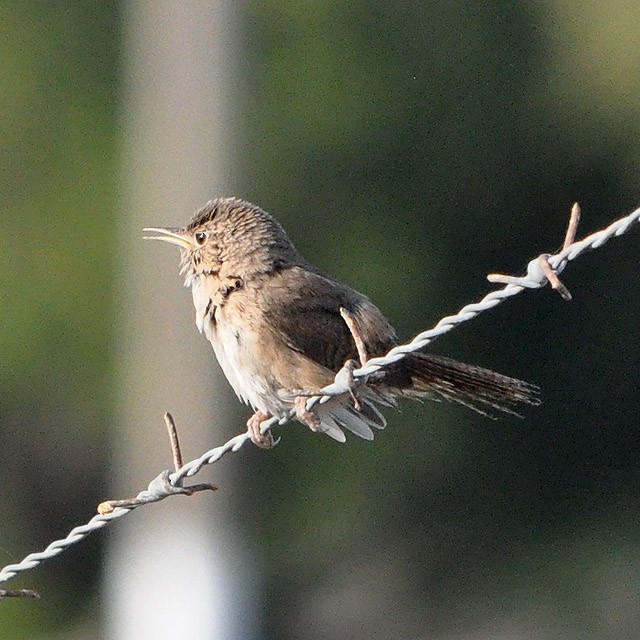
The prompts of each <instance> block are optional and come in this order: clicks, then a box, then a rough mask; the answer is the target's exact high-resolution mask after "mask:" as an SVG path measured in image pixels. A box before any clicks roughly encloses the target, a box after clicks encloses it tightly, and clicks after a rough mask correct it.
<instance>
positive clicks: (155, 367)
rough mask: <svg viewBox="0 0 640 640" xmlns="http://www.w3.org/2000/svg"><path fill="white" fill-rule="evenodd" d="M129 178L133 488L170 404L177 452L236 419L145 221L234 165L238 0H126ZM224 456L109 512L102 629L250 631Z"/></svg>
mask: <svg viewBox="0 0 640 640" xmlns="http://www.w3.org/2000/svg"><path fill="white" fill-rule="evenodd" d="M123 7H124V15H123V29H124V55H123V64H124V76H125V83H124V86H125V91H124V94H123V104H122V110H121V113H122V136H123V172H122V175H123V180H122V187H123V188H122V198H121V202H122V207H123V210H122V218H121V220H122V223H121V234H120V238H121V250H122V252H121V256H122V261H121V263H120V264H119V265H118V267H119V268H118V274H117V277H116V279H115V281H116V286H117V287H118V291H117V293H116V300H117V303H118V315H119V319H120V323H119V328H118V332H117V334H116V335H117V336H118V340H117V347H116V351H117V371H118V380H117V388H118V389H119V397H118V398H116V406H117V418H118V433H117V442H116V454H117V455H116V456H115V459H114V463H113V472H114V474H116V478H117V480H116V481H115V483H114V486H113V487H112V490H115V494H116V496H118V497H119V496H120V495H129V494H135V493H136V492H137V491H138V490H139V489H141V488H144V487H145V486H146V484H147V482H148V481H149V480H150V479H151V478H152V477H154V476H155V475H156V474H157V473H158V472H159V471H161V470H162V469H164V468H168V467H170V466H171V454H170V448H169V442H168V439H167V435H166V432H165V427H164V425H163V421H162V415H163V413H164V411H166V410H170V411H171V412H172V413H173V415H174V417H175V419H176V422H177V425H178V429H179V433H180V436H181V444H182V447H183V453H184V455H185V459H189V458H192V457H194V456H195V455H196V454H200V453H201V452H202V451H205V450H206V449H208V448H210V447H211V446H213V445H215V444H219V443H221V442H223V441H224V440H223V438H224V436H226V435H229V432H230V431H234V432H235V431H236V430H237V427H240V425H236V428H232V429H230V428H227V429H224V430H223V429H221V428H220V427H221V426H223V425H224V424H225V422H228V420H227V413H228V411H227V407H228V406H229V403H228V400H229V396H228V393H227V385H226V383H225V382H224V380H223V379H222V378H221V376H220V373H219V372H217V371H214V366H213V362H214V356H213V352H212V350H211V348H210V346H209V344H208V343H207V342H206V340H204V338H203V337H202V336H199V335H198V333H197V330H196V328H195V325H194V322H193V310H192V306H191V305H192V303H191V296H190V294H189V292H188V291H187V290H186V289H184V288H182V283H181V279H180V277H179V276H178V264H179V256H178V251H177V250H174V249H176V248H175V247H174V248H171V247H168V246H166V245H160V244H159V243H144V242H143V240H142V235H143V233H142V228H143V227H144V226H150V225H160V226H175V225H181V224H184V223H186V221H187V220H188V218H189V216H190V215H191V214H192V212H193V211H194V210H195V209H196V208H197V207H198V206H200V205H201V204H203V203H204V202H205V201H206V200H207V199H209V198H210V197H211V196H212V195H214V194H221V193H224V192H226V191H227V190H229V191H234V184H233V183H232V181H231V176H232V175H233V170H234V165H236V159H235V158H234V157H233V152H234V149H235V148H237V144H234V124H233V120H234V118H233V115H234V110H233V108H232V105H233V103H234V102H235V99H237V96H234V95H233V91H234V88H235V87H236V86H237V84H238V83H237V82H234V74H236V73H237V60H238V54H239V51H238V47H239V44H238V43H239V42H240V38H239V36H238V34H237V31H238V18H237V15H236V8H237V3H236V2H235V1H234V0H218V1H217V2H213V3H212V2H205V1H196V0H189V1H187V2H173V1H172V0H157V1H155V2H144V1H142V0H139V1H133V2H129V3H125V4H124V5H123ZM231 473H233V471H232V470H227V471H226V472H225V473H224V474H223V473H221V471H220V469H219V466H218V467H216V468H215V469H212V470H210V471H209V472H208V473H207V472H206V471H205V473H204V475H205V476H206V477H202V478H201V480H202V481H205V480H207V479H211V480H212V481H213V482H214V483H216V484H219V485H220V486H221V491H219V492H218V493H216V494H209V493H205V494H202V493H201V494H197V495H195V496H193V497H192V498H182V499H181V498H175V499H170V500H167V501H166V502H163V503H161V504H160V505H155V506H152V507H149V508H144V509H140V510H138V511H136V512H135V513H134V514H132V515H130V516H128V517H127V518H126V519H125V520H122V521H120V522H119V523H117V524H116V525H114V527H113V528H114V533H113V534H112V535H113V537H112V539H111V547H110V553H109V555H108V557H107V561H106V568H105V573H106V584H107V587H106V594H107V597H106V611H105V628H106V634H105V635H106V637H108V638H117V639H118V640H127V639H129V638H135V639H136V640H137V639H138V638H142V637H145V638H154V639H155V640H157V639H159V638H221V639H224V638H240V637H241V638H251V637H253V634H254V633H255V632H254V631H253V630H254V629H255V628H256V621H255V604H254V603H255V598H254V594H253V593H252V592H251V589H249V588H248V587H247V585H250V584H253V583H254V581H253V580H250V579H248V578H249V574H250V569H249V567H250V558H249V556H248V554H247V551H246V548H242V547H241V546H239V545H241V542H239V541H241V540H242V536H238V535H237V532H234V533H233V534H232V532H231V530H230V529H231V526H230V524H231V520H230V518H231V513H230V512H231V510H232V509H233V506H232V499H231V498H232V491H233V487H234V486H237V485H238V479H237V478H236V479H234V478H233V477H231V475H230V474H231Z"/></svg>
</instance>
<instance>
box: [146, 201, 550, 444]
mask: <svg viewBox="0 0 640 640" xmlns="http://www.w3.org/2000/svg"><path fill="white" fill-rule="evenodd" d="M154 230H155V231H159V232H160V233H163V234H164V235H163V236H160V237H159V239H165V240H168V241H170V242H174V243H175V244H179V245H180V246H181V247H182V249H183V251H182V271H183V273H184V274H185V276H186V281H185V284H187V285H188V286H191V287H192V289H193V297H194V304H195V307H196V322H197V323H198V326H199V328H200V329H201V330H203V331H204V332H205V334H206V335H207V338H208V339H209V340H210V342H211V343H212V345H213V347H214V350H215V352H216V355H217V357H218V360H219V361H220V364H221V366H222V368H223V370H224V372H225V374H226V375H227V378H228V379H229V382H230V383H231V385H232V386H233V387H234V389H235V391H236V393H237V394H238V395H239V396H240V398H241V399H243V400H244V401H245V402H247V403H249V404H251V405H252V406H253V408H254V410H255V411H256V414H255V416H254V418H256V416H257V417H258V418H263V416H268V415H277V416H279V417H283V416H284V415H286V413H287V412H288V411H289V410H290V409H291V408H292V407H293V406H294V401H295V398H296V397H301V396H304V395H305V394H308V393H313V392H316V391H318V390H320V389H321V388H322V387H324V386H325V385H327V384H330V383H331V382H332V381H333V378H334V376H335V374H336V373H337V372H338V371H339V370H340V369H341V368H342V367H343V365H344V364H345V361H347V360H349V359H357V358H358V357H359V353H358V350H357V348H356V343H355V340H354V334H353V328H350V327H349V326H348V325H347V323H346V322H345V318H344V317H343V315H342V313H343V312H345V311H346V313H347V314H348V315H349V317H350V318H351V320H352V322H353V325H354V328H355V330H356V331H357V332H358V334H359V335H360V337H361V339H362V343H363V346H364V349H365V351H366V354H367V356H368V357H374V356H381V355H384V354H385V353H386V352H387V351H389V349H391V348H392V347H393V346H395V345H396V344H397V337H396V334H395V331H394V329H393V327H391V325H390V324H389V322H388V321H387V320H386V318H385V317H384V315H383V314H382V313H381V311H380V310H379V309H378V308H377V307H376V306H375V305H374V304H373V303H372V302H371V301H370V300H369V299H368V298H367V297H366V296H364V295H362V294H361V293H358V292H357V291H355V290H354V289H351V288H350V287H348V286H347V285H344V284H342V283H340V282H338V281H336V280H334V279H333V278H332V277H331V276H329V275H328V274H327V273H325V272H324V271H322V270H320V269H318V268H316V267H314V266H313V265H311V264H310V263H308V262H307V261H306V260H305V259H304V258H303V257H302V256H300V254H299V253H298V252H297V251H296V250H295V248H294V246H293V244H292V243H291V242H290V240H289V238H288V237H287V235H286V233H285V231H284V230H283V228H282V227H281V226H280V225H279V224H278V223H277V222H276V221H275V220H274V219H273V218H272V217H271V216H270V215H269V214H268V213H266V212H265V211H263V210H262V209H260V208H259V207H256V206H255V205H252V204H250V203H248V202H245V201H242V200H238V199H236V198H218V199H216V200H213V201H211V202H209V203H207V205H205V207H203V208H202V209H201V210H200V211H198V212H197V213H196V215H195V216H194V218H193V219H192V220H191V222H190V223H189V225H188V226H187V227H186V228H184V229H172V230H166V229H164V230H163V229H154ZM341 310H342V311H341ZM536 394H537V388H536V387H535V386H533V385H530V384H528V383H526V382H522V381H520V380H517V379H515V378H510V377H507V376H503V375H501V374H498V373H495V372H493V371H489V370H487V369H483V368H480V367H476V366H473V365H467V364H464V363H460V362H457V361H455V360H451V359H449V358H444V357H441V356H436V355H433V354H429V353H423V352H420V353H413V354H410V355H408V356H406V357H405V358H404V359H402V360H400V361H399V362H397V363H394V364H391V365H387V366H385V367H383V368H382V369H381V370H380V371H378V372H377V373H375V374H372V375H371V376H370V378H369V379H368V381H367V385H366V386H364V387H361V388H360V389H359V391H358V395H359V397H361V402H358V405H359V406H358V408H356V407H355V406H354V404H353V400H352V398H351V397H349V396H346V395H345V396H340V397H338V398H333V399H332V400H331V401H329V402H328V403H326V404H324V405H319V406H318V407H317V408H316V410H315V411H316V412H317V416H313V417H311V416H309V415H307V414H305V413H304V411H302V413H301V412H299V413H298V416H299V418H300V419H301V420H302V421H303V422H306V423H307V424H309V425H310V426H311V427H312V428H316V429H318V430H323V431H326V432H327V433H328V434H329V435H331V436H332V437H334V438H336V439H340V440H342V439H344V435H343V434H342V431H341V429H342V428H347V429H349V430H351V431H353V432H354V433H357V434H358V435H360V436H362V437H365V438H369V437H372V432H371V428H370V427H376V428H380V427H382V426H384V418H382V416H381V415H380V413H379V412H378V411H377V409H376V408H375V406H374V403H375V402H382V403H389V401H390V400H391V399H392V398H393V396H395V395H404V396H409V397H442V398H446V399H448V400H454V401H457V402H460V403H462V404H466V405H469V406H471V407H473V408H475V409H477V410H480V411H483V409H482V408H483V407H491V408H496V409H499V410H502V411H507V412H513V410H512V405H514V404H515V403H529V404H534V403H537V395H536ZM256 420H257V418H256ZM254 435H255V434H254ZM256 437H257V436H256Z"/></svg>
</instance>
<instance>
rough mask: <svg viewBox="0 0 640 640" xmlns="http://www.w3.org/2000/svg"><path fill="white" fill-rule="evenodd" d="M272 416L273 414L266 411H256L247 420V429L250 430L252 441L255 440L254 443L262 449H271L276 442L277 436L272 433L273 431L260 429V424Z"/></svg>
mask: <svg viewBox="0 0 640 640" xmlns="http://www.w3.org/2000/svg"><path fill="white" fill-rule="evenodd" d="M270 417H271V416H270V415H269V414H268V413H265V412H264V411H256V412H255V413H254V414H253V415H252V416H251V417H250V418H249V419H248V420H247V430H248V431H249V437H250V438H251V442H253V444H255V445H257V446H258V447H260V448H261V449H271V448H273V447H274V446H275V444H276V441H275V438H274V437H273V435H272V434H271V431H267V432H266V433H262V432H261V431H260V425H261V424H262V423H263V422H264V421H265V420H268V419H269V418H270Z"/></svg>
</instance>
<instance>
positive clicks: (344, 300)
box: [260, 267, 396, 371]
mask: <svg viewBox="0 0 640 640" xmlns="http://www.w3.org/2000/svg"><path fill="white" fill-rule="evenodd" d="M260 295H261V296H262V298H263V299H262V301H261V305H260V306H261V308H262V310H263V314H264V319H265V320H266V322H267V324H268V325H269V327H270V328H271V330H272V331H273V332H274V333H275V334H276V335H277V336H278V337H279V338H280V339H281V340H282V341H283V342H284V343H285V344H286V345H287V346H288V347H289V348H291V349H293V350H294V351H297V352H299V353H301V354H303V355H304V356H305V357H307V358H310V359H311V360H313V361H315V362H317V363H318V364H321V365H322V366H324V367H326V368H327V369H330V370H331V371H338V370H340V368H341V367H342V366H343V365H344V363H345V361H346V360H347V359H349V358H353V359H355V360H358V352H357V349H356V345H355V342H354V339H353V335H352V333H351V330H350V329H349V327H348V326H347V324H346V322H345V320H344V319H343V317H342V315H341V314H340V309H341V307H342V308H345V309H346V310H347V311H348V313H349V314H350V316H351V318H352V319H353V322H354V324H355V326H356V330H357V331H358V332H359V334H360V336H361V338H362V341H363V343H364V347H365V349H366V351H367V354H368V357H373V356H377V355H382V354H384V353H386V351H388V350H389V349H390V348H391V347H392V346H393V345H394V344H396V336H395V332H394V330H393V328H392V327H391V325H390V324H389V322H388V321H387V320H386V318H385V317H384V316H383V315H382V313H381V312H380V310H379V309H378V308H377V307H376V306H375V305H374V304H373V303H372V302H371V301H370V300H369V299H368V298H366V297H365V296H363V295H362V294H360V293H358V292H356V291H354V290H353V289H350V288H349V287H347V286H346V285H343V284H340V283H338V282H335V281H334V280H332V279H331V278H329V277H327V276H325V275H322V274H320V273H315V272H311V271H307V270H306V269H304V268H302V267H291V268H289V269H285V270H283V271H281V272H279V273H277V274H272V275H270V276H269V280H268V284H265V286H263V287H260Z"/></svg>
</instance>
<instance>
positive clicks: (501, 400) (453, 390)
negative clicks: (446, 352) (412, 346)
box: [389, 353, 540, 415]
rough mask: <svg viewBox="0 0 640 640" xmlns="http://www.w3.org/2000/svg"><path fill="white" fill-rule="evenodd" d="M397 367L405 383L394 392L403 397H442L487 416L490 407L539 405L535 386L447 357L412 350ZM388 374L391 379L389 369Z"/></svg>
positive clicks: (510, 409)
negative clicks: (522, 404)
mask: <svg viewBox="0 0 640 640" xmlns="http://www.w3.org/2000/svg"><path fill="white" fill-rule="evenodd" d="M392 366H393V365H392ZM398 366H399V367H401V370H400V371H401V372H402V374H403V375H402V378H404V380H405V382H404V384H401V385H399V386H398V387H397V392H398V393H399V394H400V395H403V396H407V397H418V398H423V397H425V398H429V397H430V398H432V399H436V400H437V399H438V398H444V399H445V400H451V401H454V402H458V403H460V404H463V405H465V406H468V407H470V408H471V409H474V410H475V411H478V412H479V413H483V414H489V415H490V414H491V409H497V410H498V411H502V412H504V413H511V414H513V415H519V414H518V413H517V412H516V411H515V410H514V409H513V407H514V405H517V404H521V403H524V404H532V405H537V404H540V398H539V396H538V394H539V391H540V390H539V388H538V387H537V386H536V385H533V384H530V383H528V382H524V381H522V380H518V379H517V378H510V377H508V376H503V375H502V374H500V373H496V372H495V371H490V370H489V369H483V368H482V367H477V366H475V365H471V364H464V363H463V362H458V361H456V360H451V359H450V358H445V357H442V356H438V355H434V354H431V353H412V354H409V355H407V356H406V357H405V358H403V359H402V360H400V361H399V362H398ZM389 374H391V375H390V378H391V379H393V378H394V375H393V371H389ZM407 377H408V378H409V379H410V384H407V382H408V380H407ZM390 381H391V380H390Z"/></svg>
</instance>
